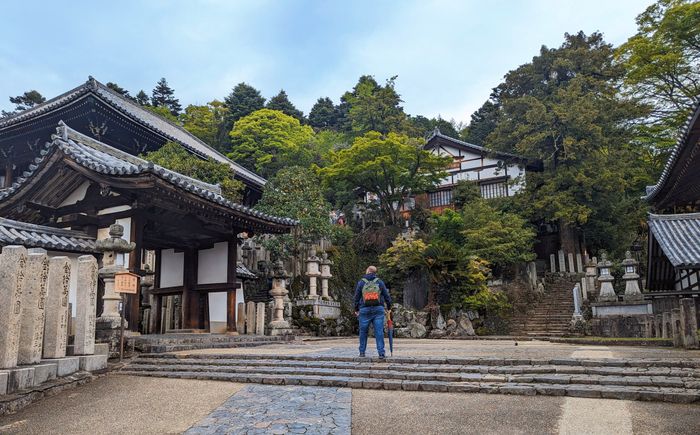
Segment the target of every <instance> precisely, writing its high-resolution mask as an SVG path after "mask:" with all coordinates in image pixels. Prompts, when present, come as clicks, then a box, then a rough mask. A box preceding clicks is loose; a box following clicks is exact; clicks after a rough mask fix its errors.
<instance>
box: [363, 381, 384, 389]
mask: <svg viewBox="0 0 700 435" xmlns="http://www.w3.org/2000/svg"><path fill="white" fill-rule="evenodd" d="M362 388H370V389H373V390H381V389H382V388H383V385H382V381H375V380H365V381H362Z"/></svg>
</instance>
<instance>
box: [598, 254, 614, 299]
mask: <svg viewBox="0 0 700 435" xmlns="http://www.w3.org/2000/svg"><path fill="white" fill-rule="evenodd" d="M612 265H613V264H612V261H610V260H608V259H607V255H606V254H605V252H603V254H601V256H600V262H599V263H598V281H599V282H600V294H599V295H598V301H599V302H616V301H617V295H616V294H615V289H614V288H613V285H612V282H613V281H614V280H615V278H613V276H612V275H611V274H610V268H611V267H612Z"/></svg>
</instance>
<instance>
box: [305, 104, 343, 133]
mask: <svg viewBox="0 0 700 435" xmlns="http://www.w3.org/2000/svg"><path fill="white" fill-rule="evenodd" d="M309 124H310V125H311V126H312V127H313V128H318V129H333V130H335V129H337V128H338V110H337V109H336V107H335V106H334V105H333V101H332V100H331V99H330V98H328V97H323V98H319V99H318V100H317V101H316V104H314V106H313V107H312V108H311V112H309Z"/></svg>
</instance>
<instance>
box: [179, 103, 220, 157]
mask: <svg viewBox="0 0 700 435" xmlns="http://www.w3.org/2000/svg"><path fill="white" fill-rule="evenodd" d="M225 116H226V108H225V107H224V104H223V103H222V102H221V101H217V100H214V101H212V102H210V103H208V104H207V105H204V106H195V105H192V104H190V105H189V106H187V107H186V108H185V111H184V112H183V113H182V114H181V115H180V121H181V122H182V126H183V127H184V128H185V129H186V130H187V131H189V132H190V133H192V134H193V135H195V136H197V137H198V138H200V139H201V140H202V141H204V142H205V143H207V144H209V145H211V146H213V147H215V148H217V149H218V150H219V151H228V150H226V149H224V147H222V146H221V144H220V143H219V134H218V133H219V125H220V124H221V123H222V122H223V120H224V117H225Z"/></svg>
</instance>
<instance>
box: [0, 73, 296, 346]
mask: <svg viewBox="0 0 700 435" xmlns="http://www.w3.org/2000/svg"><path fill="white" fill-rule="evenodd" d="M169 141H173V142H176V143H178V144H180V145H182V146H183V147H184V148H185V149H186V150H188V151H189V152H190V153H192V154H193V155H195V156H197V157H200V158H203V159H213V160H215V161H218V162H223V163H226V164H228V165H230V166H231V167H232V168H233V170H234V171H235V177H236V178H237V179H239V180H241V181H242V182H243V183H244V185H245V192H244V198H243V200H242V203H241V204H239V203H234V202H232V201H229V200H227V199H226V198H224V197H223V196H222V195H221V190H220V188H219V186H217V185H212V184H208V183H204V182H202V181H199V180H196V179H193V178H190V177H187V176H184V175H182V174H179V173H177V172H174V171H171V170H168V169H166V168H163V167H160V166H158V165H154V164H153V163H151V162H148V161H146V160H144V159H142V158H140V157H138V156H139V155H140V154H143V153H146V152H148V151H152V150H156V149H158V148H159V147H161V146H162V145H164V144H165V143H167V142H169ZM0 167H2V168H4V172H3V173H2V176H0V183H1V186H3V188H0V217H1V219H0V245H8V244H22V245H25V246H27V247H40V248H44V249H46V250H48V251H50V253H54V255H59V253H60V255H67V256H69V257H71V258H73V257H77V255H79V254H81V253H95V252H96V251H95V241H96V240H99V239H104V238H106V237H107V235H108V231H109V227H110V225H112V224H114V223H119V224H121V225H122V226H123V227H124V236H123V237H124V238H125V239H126V240H127V241H129V242H134V243H135V245H136V248H135V250H134V251H133V252H131V253H130V254H127V255H126V259H125V265H126V266H128V269H129V271H131V272H132V273H136V274H138V275H141V276H145V275H152V276H153V281H154V283H153V288H152V289H151V290H150V294H152V295H153V296H154V297H155V306H153V307H151V310H152V313H153V316H154V318H156V319H160V318H161V316H162V313H161V308H162V299H163V297H165V296H171V295H177V296H178V297H179V300H180V301H181V307H180V309H181V324H180V326H181V327H182V328H184V329H198V330H211V329H212V325H213V323H219V324H223V325H224V326H225V330H227V331H235V329H236V320H235V315H236V304H237V302H241V300H240V297H241V292H240V283H239V280H240V278H241V277H250V272H249V271H247V270H246V269H245V267H243V266H242V264H240V263H239V261H238V252H239V246H238V245H239V236H240V235H245V236H251V235H254V234H267V233H269V234H275V233H285V232H289V231H290V230H291V229H292V228H293V227H294V226H295V225H296V221H294V220H292V219H288V218H282V217H275V216H270V215H267V214H264V213H261V212H258V211H255V210H253V209H252V208H250V206H252V205H253V204H255V202H256V201H257V200H258V199H259V198H260V196H261V194H262V188H263V186H264V184H265V180H264V179H263V178H262V177H260V176H258V175H256V174H254V173H253V172H251V171H248V170H247V169H245V168H243V167H241V166H240V165H238V164H236V163H235V162H232V161H231V160H229V159H227V158H226V157H225V156H224V155H222V154H221V153H219V152H218V151H216V150H215V149H213V148H212V147H210V146H209V145H207V144H205V143H204V142H202V141H201V140H199V139H197V138H196V137H194V136H193V135H191V134H190V133H188V132H187V131H185V130H184V129H182V128H181V127H179V126H177V125H175V124H173V123H171V122H169V121H167V120H165V119H163V118H161V117H159V116H158V115H155V114H153V113H151V112H149V111H148V110H146V109H144V108H143V107H141V106H140V105H138V104H137V103H136V102H134V101H131V100H129V99H128V98H125V97H123V96H121V95H119V94H117V93H115V92H113V91H112V90H110V89H109V88H107V87H106V86H104V85H103V84H101V83H99V82H97V81H96V80H94V79H93V78H90V79H89V80H88V81H87V82H86V83H85V84H83V85H81V86H78V87H77V88H75V89H73V90H71V91H69V92H67V93H65V94H63V95H60V96H58V97H56V98H54V99H51V100H49V101H47V102H45V103H43V104H41V105H38V106H35V107H33V108H31V109H29V110H27V111H25V112H22V113H20V114H18V115H15V116H12V117H9V118H5V119H1V120H0ZM237 289H238V290H239V291H238V292H237ZM142 303H143V302H142V297H141V295H140V294H135V295H130V296H129V298H128V301H127V305H126V320H127V321H128V324H129V329H131V330H134V331H137V330H139V328H140V327H141V328H143V322H141V320H142V319H140V318H139V317H140V315H141V313H142V310H140V308H142V307H141V304H142ZM98 310H99V307H98ZM98 315H99V312H98ZM154 323H157V324H160V323H158V322H154ZM158 331H162V329H160V328H157V329H156V332H158Z"/></svg>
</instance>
